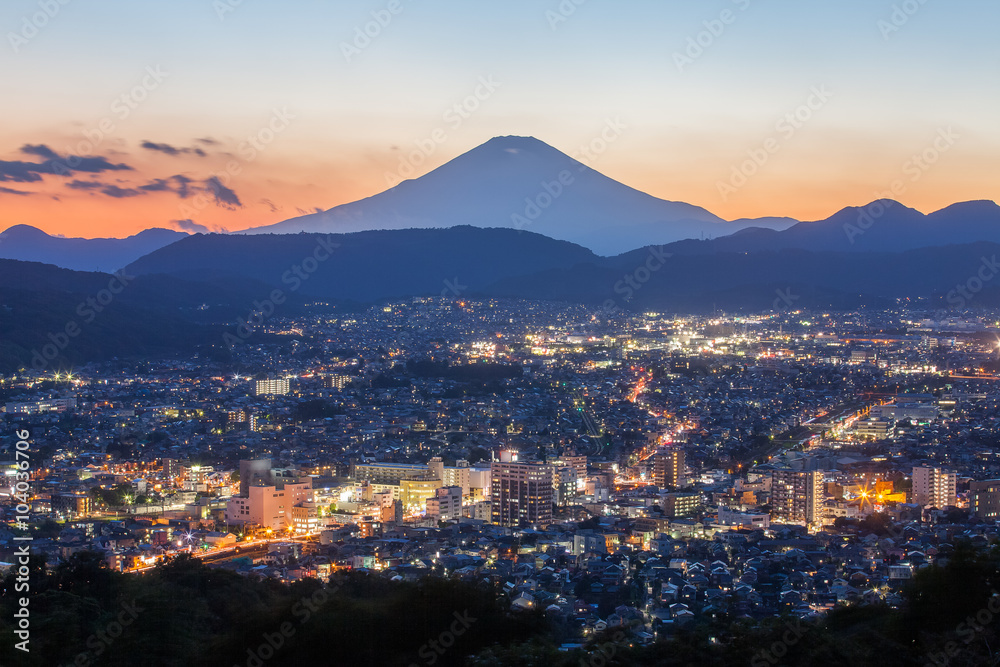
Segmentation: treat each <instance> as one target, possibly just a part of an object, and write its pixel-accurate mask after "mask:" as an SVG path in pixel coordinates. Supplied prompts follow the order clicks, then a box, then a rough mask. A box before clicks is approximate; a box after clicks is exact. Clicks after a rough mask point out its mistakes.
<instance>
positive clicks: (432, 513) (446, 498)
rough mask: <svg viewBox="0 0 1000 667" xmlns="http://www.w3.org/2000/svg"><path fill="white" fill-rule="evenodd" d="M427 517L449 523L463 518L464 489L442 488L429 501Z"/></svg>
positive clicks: (454, 487) (458, 487)
mask: <svg viewBox="0 0 1000 667" xmlns="http://www.w3.org/2000/svg"><path fill="white" fill-rule="evenodd" d="M427 516H428V518H431V519H438V520H441V521H447V520H448V519H454V518H456V517H460V516H462V487H460V486H442V487H440V488H438V489H436V490H435V491H434V495H433V496H431V497H430V498H428V499H427Z"/></svg>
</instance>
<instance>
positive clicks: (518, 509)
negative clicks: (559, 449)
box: [490, 456, 553, 526]
mask: <svg viewBox="0 0 1000 667" xmlns="http://www.w3.org/2000/svg"><path fill="white" fill-rule="evenodd" d="M502 458H507V459H508V460H507V461H504V460H501V461H494V462H493V466H492V469H491V474H490V476H491V484H492V487H491V489H490V500H491V501H492V502H493V508H492V509H493V523H495V524H498V525H501V526H520V525H521V524H522V523H528V524H531V523H545V522H548V521H551V520H552V477H553V474H552V473H553V470H552V467H551V466H547V465H542V464H538V463H517V462H515V461H514V460H513V459H514V457H512V456H504V457H502Z"/></svg>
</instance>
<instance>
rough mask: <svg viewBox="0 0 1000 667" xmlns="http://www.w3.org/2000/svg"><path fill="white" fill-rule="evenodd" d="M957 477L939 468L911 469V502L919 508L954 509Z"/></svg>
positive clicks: (922, 467)
mask: <svg viewBox="0 0 1000 667" xmlns="http://www.w3.org/2000/svg"><path fill="white" fill-rule="evenodd" d="M957 484H958V475H956V474H955V473H953V472H948V471H947V470H942V469H941V468H930V467H924V466H921V467H917V468H914V469H913V502H914V503H916V504H917V505H920V506H921V507H926V506H928V505H930V506H931V507H937V508H938V509H944V508H945V507H954V506H955V502H956V500H957V497H956V487H957Z"/></svg>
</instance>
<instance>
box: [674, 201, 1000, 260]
mask: <svg viewBox="0 0 1000 667" xmlns="http://www.w3.org/2000/svg"><path fill="white" fill-rule="evenodd" d="M977 241H993V242H997V243H1000V206H997V204H996V203H995V202H992V201H969V202H961V203H958V204H952V205H951V206H948V207H947V208H943V209H941V210H940V211H935V212H934V213H930V214H928V215H924V214H923V213H921V212H920V211H916V210H914V209H912V208H907V207H906V206H903V205H902V204H900V203H899V202H896V201H892V200H890V199H881V200H877V201H874V202H872V203H870V204H868V205H867V206H863V207H853V206H852V207H848V208H845V209H842V210H840V211H838V212H837V213H834V214H833V215H832V216H830V217H829V218H827V219H826V220H818V221H815V222H800V223H798V224H796V225H794V226H792V227H790V228H788V229H785V230H783V231H775V230H770V229H744V230H742V231H739V232H737V233H735V234H732V235H730V236H726V237H723V238H717V239H711V240H704V241H702V240H694V239H691V240H685V241H678V242H676V243H671V244H669V246H668V250H669V251H670V252H673V253H678V254H707V253H719V252H761V251H773V250H790V249H798V250H813V251H838V252H850V253H858V252H902V251H905V250H914V249H916V248H928V247H933V246H945V245H952V244H958V243H975V242H977Z"/></svg>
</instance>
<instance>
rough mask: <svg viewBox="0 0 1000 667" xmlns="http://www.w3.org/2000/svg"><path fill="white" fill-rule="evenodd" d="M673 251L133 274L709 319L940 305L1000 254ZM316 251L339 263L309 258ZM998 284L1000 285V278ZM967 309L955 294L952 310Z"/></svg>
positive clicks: (324, 238)
mask: <svg viewBox="0 0 1000 667" xmlns="http://www.w3.org/2000/svg"><path fill="white" fill-rule="evenodd" d="M917 215H919V214H917ZM872 229H874V228H872ZM748 233H749V232H748ZM859 242H860V241H859ZM685 243H687V242H685ZM701 243H703V244H708V242H701ZM676 245H678V244H673V245H664V246H650V247H646V248H640V249H637V250H633V251H631V252H628V253H624V254H622V255H618V256H615V257H599V256H598V255H595V254H594V253H592V252H590V251H589V250H587V249H586V248H583V247H581V246H578V245H575V244H572V243H568V242H566V241H555V240H553V239H550V238H547V237H545V236H542V235H540V234H534V233H532V232H519V231H516V230H511V229H479V228H476V227H468V226H465V227H455V228H452V229H410V230H396V231H376V232H356V233H352V234H336V235H323V234H306V233H301V234H285V235H263V236H260V235H257V236H226V235H219V234H212V235H201V234H196V235H193V236H190V237H188V238H186V239H183V240H182V241H179V242H178V243H175V244H172V245H170V246H167V247H165V248H161V249H160V250H157V251H155V252H153V253H151V254H149V255H147V256H146V257H143V258H142V259H140V260H138V261H136V262H134V263H132V264H130V265H129V266H128V267H127V268H126V272H127V273H129V274H134V275H138V276H143V275H147V276H152V275H163V274H168V275H170V276H173V277H175V278H177V279H183V280H186V281H193V282H198V281H206V280H220V279H222V278H224V277H228V278H229V279H230V280H231V281H233V282H236V281H238V280H252V281H256V282H258V283H260V284H267V285H271V286H274V287H278V288H280V289H283V290H286V291H294V292H296V293H298V294H301V295H308V296H310V297H314V298H322V299H334V300H352V301H357V302H377V301H380V300H385V299H396V298H401V297H409V296H427V295H431V296H434V295H442V296H449V297H450V296H498V297H513V298H537V299H555V300H566V301H572V302H582V303H587V304H591V305H601V304H605V303H610V305H611V307H612V308H613V309H615V310H633V309H656V310H662V311H667V312H684V311H690V312H704V311H706V310H711V309H712V308H713V307H718V308H726V309H743V310H751V309H752V310H758V309H769V308H771V307H772V305H774V302H775V301H776V300H777V301H779V302H780V301H781V295H782V294H787V293H788V292H787V290H789V289H790V290H791V294H792V295H793V296H794V298H791V297H788V298H787V299H785V301H786V302H781V303H779V304H778V305H779V309H786V308H791V309H795V308H799V307H804V306H810V305H813V306H817V307H844V308H848V307H853V306H852V304H856V303H859V302H868V303H872V304H875V303H888V302H889V300H894V299H896V298H903V297H908V296H909V297H929V296H936V297H938V298H939V300H941V299H943V298H944V297H945V296H946V295H947V293H948V292H949V291H951V290H952V289H953V288H954V287H955V286H956V285H959V284H965V283H966V282H967V280H968V279H969V278H970V277H971V276H975V275H978V273H977V272H978V271H979V268H980V266H981V264H982V263H983V258H984V257H985V258H987V259H990V258H992V257H993V255H994V254H995V253H997V252H998V251H1000V245H998V244H996V243H992V242H977V243H970V244H963V245H949V246H940V247H930V248H920V249H913V250H908V251H905V252H895V253H893V252H885V251H879V252H872V251H869V252H847V251H843V250H833V251H830V250H825V249H811V250H802V249H798V248H785V249H782V250H754V251H752V252H730V251H727V250H725V249H719V250H718V251H717V252H682V251H678V249H677V248H675V247H674V246H676ZM681 245H683V244H681ZM681 250H683V248H682V249H681ZM317 251H319V252H320V254H324V253H327V252H329V255H327V256H326V258H325V259H323V260H322V261H311V260H310V258H312V257H315V256H316V255H315V253H316V252H317ZM309 268H311V271H308V270H307V269H309ZM998 271H1000V268H998ZM997 283H998V287H1000V276H998V277H997ZM986 287H988V288H991V289H992V285H991V284H987V285H986ZM981 292H982V293H981V294H978V295H975V296H976V298H977V299H978V302H975V301H974V299H964V298H963V301H964V302H968V304H969V305H977V304H979V305H984V304H985V302H984V300H983V299H984V298H985V297H986V296H987V295H988V294H990V293H991V291H990V289H982V290H981ZM958 305H959V303H958V300H957V299H953V303H951V304H949V305H945V306H944V307H949V306H958ZM961 305H965V303H963V304H961Z"/></svg>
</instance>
